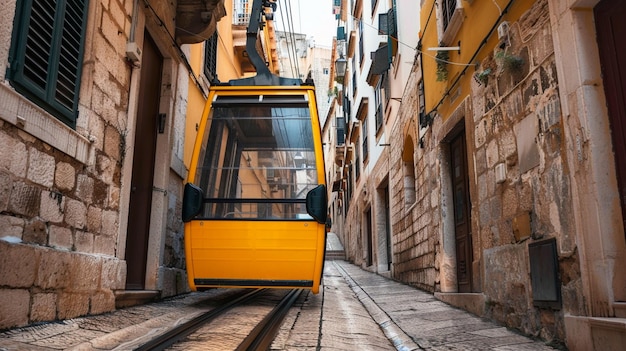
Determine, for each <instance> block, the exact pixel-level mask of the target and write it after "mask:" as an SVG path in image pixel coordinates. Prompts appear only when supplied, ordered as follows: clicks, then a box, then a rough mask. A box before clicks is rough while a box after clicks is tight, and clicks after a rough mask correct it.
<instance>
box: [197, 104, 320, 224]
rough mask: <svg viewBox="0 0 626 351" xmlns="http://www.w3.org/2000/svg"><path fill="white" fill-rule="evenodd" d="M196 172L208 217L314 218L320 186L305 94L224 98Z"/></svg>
mask: <svg viewBox="0 0 626 351" xmlns="http://www.w3.org/2000/svg"><path fill="white" fill-rule="evenodd" d="M208 118H209V121H210V123H207V130H206V131H205V136H207V137H206V138H205V139H204V140H203V143H202V152H201V154H200V157H199V158H198V165H197V168H196V170H195V171H196V178H195V179H196V185H197V186H198V187H200V188H201V189H202V190H203V192H204V194H205V196H206V198H205V199H204V207H203V212H202V213H201V215H200V218H204V219H224V218H226V219H231V218H238V219H241V218H246V219H284V220H299V219H308V218H310V216H309V215H308V214H307V211H306V202H305V199H306V195H307V193H308V191H310V190H311V189H313V188H315V187H316V186H317V185H318V179H317V169H316V167H315V166H316V161H315V160H316V158H315V149H314V143H313V125H312V123H311V117H310V114H309V109H308V105H307V102H306V101H305V99H304V96H298V95H288V96H250V97H246V98H240V97H231V96H218V97H217V98H216V99H215V101H214V102H213V109H212V110H211V113H210V114H209V117H208Z"/></svg>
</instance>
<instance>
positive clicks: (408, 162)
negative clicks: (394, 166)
mask: <svg viewBox="0 0 626 351" xmlns="http://www.w3.org/2000/svg"><path fill="white" fill-rule="evenodd" d="M414 151H415V148H414V146H413V139H412V138H411V137H410V136H407V137H406V138H405V139H404V148H403V150H402V178H403V185H404V186H403V187H404V203H405V204H406V205H407V206H411V205H413V204H414V203H415V162H414V158H413V152H414Z"/></svg>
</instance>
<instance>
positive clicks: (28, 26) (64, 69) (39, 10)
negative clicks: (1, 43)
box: [9, 0, 88, 128]
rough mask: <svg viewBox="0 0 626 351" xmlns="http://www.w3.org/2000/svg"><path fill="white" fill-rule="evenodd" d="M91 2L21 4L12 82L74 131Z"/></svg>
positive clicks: (35, 1) (59, 0) (34, 0)
mask: <svg viewBox="0 0 626 351" xmlns="http://www.w3.org/2000/svg"><path fill="white" fill-rule="evenodd" d="M87 3H88V0H57V1H56V2H54V1H50V0H22V1H18V4H17V6H18V9H19V11H17V12H16V13H17V15H16V21H15V22H14V23H15V25H16V28H15V29H14V31H13V33H14V35H13V42H12V47H11V53H12V54H11V55H10V56H11V57H10V60H11V70H10V72H9V79H10V80H11V83H12V85H13V86H14V87H15V89H16V90H17V91H19V92H20V93H22V94H24V95H25V96H26V97H28V98H29V99H31V100H33V101H34V102H35V103H37V104H39V105H40V106H41V107H43V108H44V109H46V110H47V111H48V112H50V113H51V114H53V115H54V116H56V117H57V118H59V120H61V121H63V122H64V123H65V124H67V125H69V126H70V127H72V128H73V127H75V126H76V116H77V114H78V95H79V90H80V75H81V71H82V57H83V50H84V36H85V27H86V21H87Z"/></svg>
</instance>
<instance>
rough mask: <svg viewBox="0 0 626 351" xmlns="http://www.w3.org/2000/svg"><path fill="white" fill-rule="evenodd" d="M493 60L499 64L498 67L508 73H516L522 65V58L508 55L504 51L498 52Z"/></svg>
mask: <svg viewBox="0 0 626 351" xmlns="http://www.w3.org/2000/svg"><path fill="white" fill-rule="evenodd" d="M495 58H496V60H497V61H498V62H499V63H500V67H502V69H504V70H505V71H509V72H517V71H519V70H521V69H522V66H523V65H524V59H523V58H521V57H520V56H517V55H513V54H509V53H507V52H506V50H502V51H498V52H497V53H496V55H495Z"/></svg>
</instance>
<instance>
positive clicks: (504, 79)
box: [336, 0, 626, 350]
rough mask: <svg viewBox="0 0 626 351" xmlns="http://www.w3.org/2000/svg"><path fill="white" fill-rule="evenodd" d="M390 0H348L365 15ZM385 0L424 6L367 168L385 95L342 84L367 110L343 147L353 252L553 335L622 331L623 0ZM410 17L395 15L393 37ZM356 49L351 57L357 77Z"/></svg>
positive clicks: (582, 337) (575, 341)
mask: <svg viewBox="0 0 626 351" xmlns="http://www.w3.org/2000/svg"><path fill="white" fill-rule="evenodd" d="M379 3H381V1H380V0H379V1H372V2H371V4H370V2H362V1H352V2H343V3H341V4H340V6H341V8H342V10H343V11H346V13H348V14H349V15H351V16H352V17H353V18H361V17H360V16H359V15H362V13H366V14H368V15H369V13H370V10H371V9H372V8H374V7H371V8H370V5H371V6H374V5H376V4H377V5H378V6H380V4H379ZM390 4H391V5H392V6H396V7H397V9H398V13H400V14H403V15H404V14H407V13H411V14H412V16H413V18H416V17H417V16H418V13H419V33H420V37H419V42H418V43H417V44H416V45H415V46H414V48H415V49H416V52H415V53H416V56H415V60H413V57H411V62H412V63H413V65H412V67H410V69H408V70H407V72H409V73H410V75H409V78H408V79H407V80H406V85H405V89H404V90H403V93H402V94H401V95H400V97H401V104H400V106H399V107H398V112H397V113H396V114H395V118H389V117H387V118H389V122H387V124H385V123H383V125H384V126H385V127H384V128H388V129H385V131H386V130H389V134H390V135H392V136H393V137H391V138H388V139H386V140H388V141H385V143H384V144H389V146H388V150H389V151H388V154H387V155H386V156H385V157H380V156H379V157H375V159H376V160H377V161H376V162H374V164H371V166H366V167H365V168H362V169H360V170H359V169H356V168H354V166H353V165H355V164H356V165H359V164H363V162H364V161H363V146H364V145H363V135H364V134H363V133H365V132H364V130H369V133H366V134H367V136H368V140H374V139H372V137H373V138H377V137H378V134H376V133H375V131H374V130H370V129H369V128H371V127H369V126H368V127H363V126H366V125H370V124H371V122H370V121H371V120H372V119H374V118H375V116H376V112H375V111H376V110H369V109H366V108H364V107H363V108H362V107H361V106H362V103H359V102H358V101H363V100H362V99H361V100H359V96H360V94H362V91H363V90H362V85H361V86H359V85H358V83H357V84H353V86H356V87H357V90H356V91H351V92H349V93H348V94H347V95H348V97H350V95H352V96H356V100H354V101H357V103H355V105H356V106H351V108H348V110H350V111H352V116H357V120H358V121H356V120H354V119H350V120H349V121H351V122H348V123H347V125H346V130H347V140H346V145H347V146H345V149H346V152H344V153H343V154H341V153H338V155H340V156H336V160H337V161H338V163H339V164H340V165H341V167H342V170H343V172H342V173H341V175H340V176H339V179H340V180H341V183H342V187H343V188H342V190H339V191H340V192H342V191H343V196H340V198H342V199H343V201H344V205H345V207H346V208H345V209H344V212H343V213H345V218H344V223H343V234H342V236H341V237H342V238H343V240H344V246H346V249H347V255H348V258H349V259H350V260H351V261H353V262H354V263H357V264H360V265H361V266H363V267H365V268H367V269H370V270H373V271H377V272H379V273H380V274H385V275H390V276H392V277H393V278H395V279H398V280H400V281H403V282H406V283H409V284H411V285H414V286H417V287H419V288H421V289H424V290H427V291H431V292H433V293H434V294H435V296H437V297H438V298H439V299H441V300H443V301H446V302H448V303H451V304H453V305H456V306H458V307H461V308H464V309H467V310H470V311H472V312H474V313H476V314H478V315H480V316H484V317H488V318H491V319H494V320H497V321H499V322H501V323H503V324H505V325H507V326H509V327H512V328H516V329H518V330H520V331H522V332H524V333H526V334H530V335H535V336H538V337H541V338H543V339H544V340H546V341H547V342H551V343H553V344H555V345H559V344H564V345H566V346H567V347H568V348H569V349H572V350H593V349H595V350H605V349H619V348H620V347H622V345H623V344H624V342H625V340H626V339H625V338H626V319H624V318H625V317H626V314H625V313H624V301H625V296H624V294H625V293H626V289H625V284H626V276H624V275H623V274H621V273H620V268H619V267H621V266H623V265H624V263H625V262H624V261H625V260H626V240H625V235H624V224H623V218H624V215H623V212H622V211H623V209H624V208H626V206H624V203H623V201H624V200H623V199H624V197H623V196H622V195H621V194H622V192H623V190H620V189H622V188H621V184H623V183H624V180H623V174H624V171H623V169H624V168H623V167H624V166H623V165H624V161H622V159H623V158H624V152H623V151H622V150H623V144H624V141H623V137H622V135H623V133H622V132H621V130H622V129H621V128H622V127H621V125H622V123H621V122H620V118H621V117H623V116H624V111H625V110H626V109H625V107H624V106H625V105H624V101H625V99H624V95H623V94H624V89H623V87H624V78H623V75H622V74H620V73H619V72H621V71H620V68H619V67H621V66H622V65H621V63H623V61H624V55H623V54H622V55H620V54H619V53H623V51H624V47H625V45H624V44H623V43H622V42H621V41H619V39H618V38H620V37H621V35H622V34H621V33H623V28H622V27H620V26H619V25H618V24H617V23H618V22H619V20H614V18H617V17H615V16H620V14H624V11H626V10H625V5H626V2H624V1H606V0H604V1H570V0H560V1H557V0H554V1H552V0H538V1H524V0H510V1H504V0H502V1H500V0H496V1H491V2H489V1H487V2H479V1H465V0H463V1H461V0H458V1H457V0H450V1H428V0H426V1H422V2H421V3H420V5H421V7H419V8H415V7H414V8H413V9H411V10H408V9H407V10H406V11H405V10H400V8H401V6H402V5H403V3H402V2H400V1H397V3H395V4H394V3H392V2H390ZM407 16H411V15H407ZM367 18H368V16H366V17H363V20H362V21H363V23H364V25H365V27H367ZM409 18H410V17H409ZM414 21H415V20H414ZM406 23H407V22H406V21H403V20H402V15H398V16H397V26H398V31H397V40H398V42H399V43H403V42H406V41H405V40H404V39H403V33H407V31H403V28H405V27H404V26H405V25H406ZM359 26H361V24H359ZM379 27H380V24H379ZM385 28H389V27H385ZM387 30H389V29H387ZM359 31H360V29H359V28H357V29H356V30H355V34H354V37H355V38H358V37H359V36H360V34H359V33H360V32H359ZM409 32H410V31H409ZM348 33H350V32H348ZM390 33H392V31H391V30H390ZM350 34H352V33H350ZM350 36H351V35H350ZM370 39H371V38H370ZM373 40H374V41H375V43H376V44H377V43H378V41H376V39H375V38H374V39H373ZM350 42H351V40H350V39H349V40H348V48H347V55H348V57H350V55H351V49H352V46H353V45H351V44H350ZM357 46H358V47H360V46H363V48H364V50H363V51H364V52H366V53H367V52H372V51H374V50H375V46H376V45H375V44H374V45H372V44H367V42H365V43H363V44H361V43H360V40H358V39H357V41H356V44H355V45H354V47H357ZM338 50H339V51H341V48H339V49H338ZM355 51H356V52H357V53H358V52H359V49H355ZM371 57H372V58H373V62H374V63H375V62H376V57H378V56H377V55H376V54H371ZM403 59H406V55H404V56H403ZM359 62H360V61H358V60H356V61H355V62H354V63H353V62H351V61H350V59H348V63H349V71H348V73H347V74H346V77H345V78H347V80H344V81H343V82H344V83H346V85H347V86H348V89H350V87H349V86H350V84H351V83H350V79H351V77H352V79H353V81H356V82H358V79H359V77H360V75H362V72H363V67H362V66H361V64H360V63H359ZM365 62H367V59H366V60H365ZM393 63H394V61H393V60H392V64H391V66H390V67H389V71H387V72H393V69H394V67H395V66H394V65H393ZM364 67H365V68H367V67H368V64H367V63H365V66H364ZM370 67H374V68H376V67H377V65H376V64H373V65H372V66H370ZM370 69H371V68H370ZM375 72H380V71H379V70H375V71H372V73H375ZM384 74H385V71H384V70H383V73H382V74H380V75H379V77H382V76H384ZM353 77H356V78H353ZM368 78H369V80H367V81H368V83H370V82H376V81H375V80H372V75H370V76H369V77H368ZM374 78H375V77H374ZM372 85H374V84H372ZM374 86H375V85H374ZM391 91H392V94H391V95H392V98H393V97H396V96H397V95H394V90H393V88H392V89H391ZM383 96H384V95H383ZM370 99H371V100H370ZM369 101H377V100H376V97H375V96H374V97H373V98H372V97H371V96H368V102H369ZM375 104H376V103H375ZM369 105H371V104H369ZM343 108H344V109H345V106H344V107H343ZM355 110H356V112H354V111H355ZM359 111H360V112H359ZM390 116H394V114H393V113H392V114H390ZM359 122H360V123H359ZM366 128H368V129H366ZM355 134H359V135H355ZM381 135H383V134H381ZM370 145H371V143H370ZM337 150H340V148H339V147H337ZM352 150H353V151H352ZM349 151H352V154H351V153H350V152H349ZM369 157H372V154H371V153H370V155H369ZM371 160H372V159H370V161H369V162H371ZM365 162H368V161H365ZM377 165H378V166H377ZM370 167H371V168H370ZM346 169H347V170H348V171H347V172H346V171H345V170H346ZM363 169H365V171H364V172H363ZM359 171H362V172H361V173H358V172H359ZM366 184H369V186H366ZM385 184H388V187H386V186H385ZM381 194H382V195H381ZM368 199H369V200H368ZM368 201H369V202H368ZM385 201H388V203H385ZM355 207H356V209H355ZM383 208H390V213H389V214H387V213H386V212H385V211H383V210H382V209H383ZM387 221H388V222H387ZM385 240H390V243H389V244H387V245H385V244H384V243H385ZM385 250H387V253H388V256H385V254H384V251H385ZM370 257H371V258H370ZM389 257H390V260H388V261H386V258H389ZM385 267H389V272H385V269H384V268H385Z"/></svg>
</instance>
